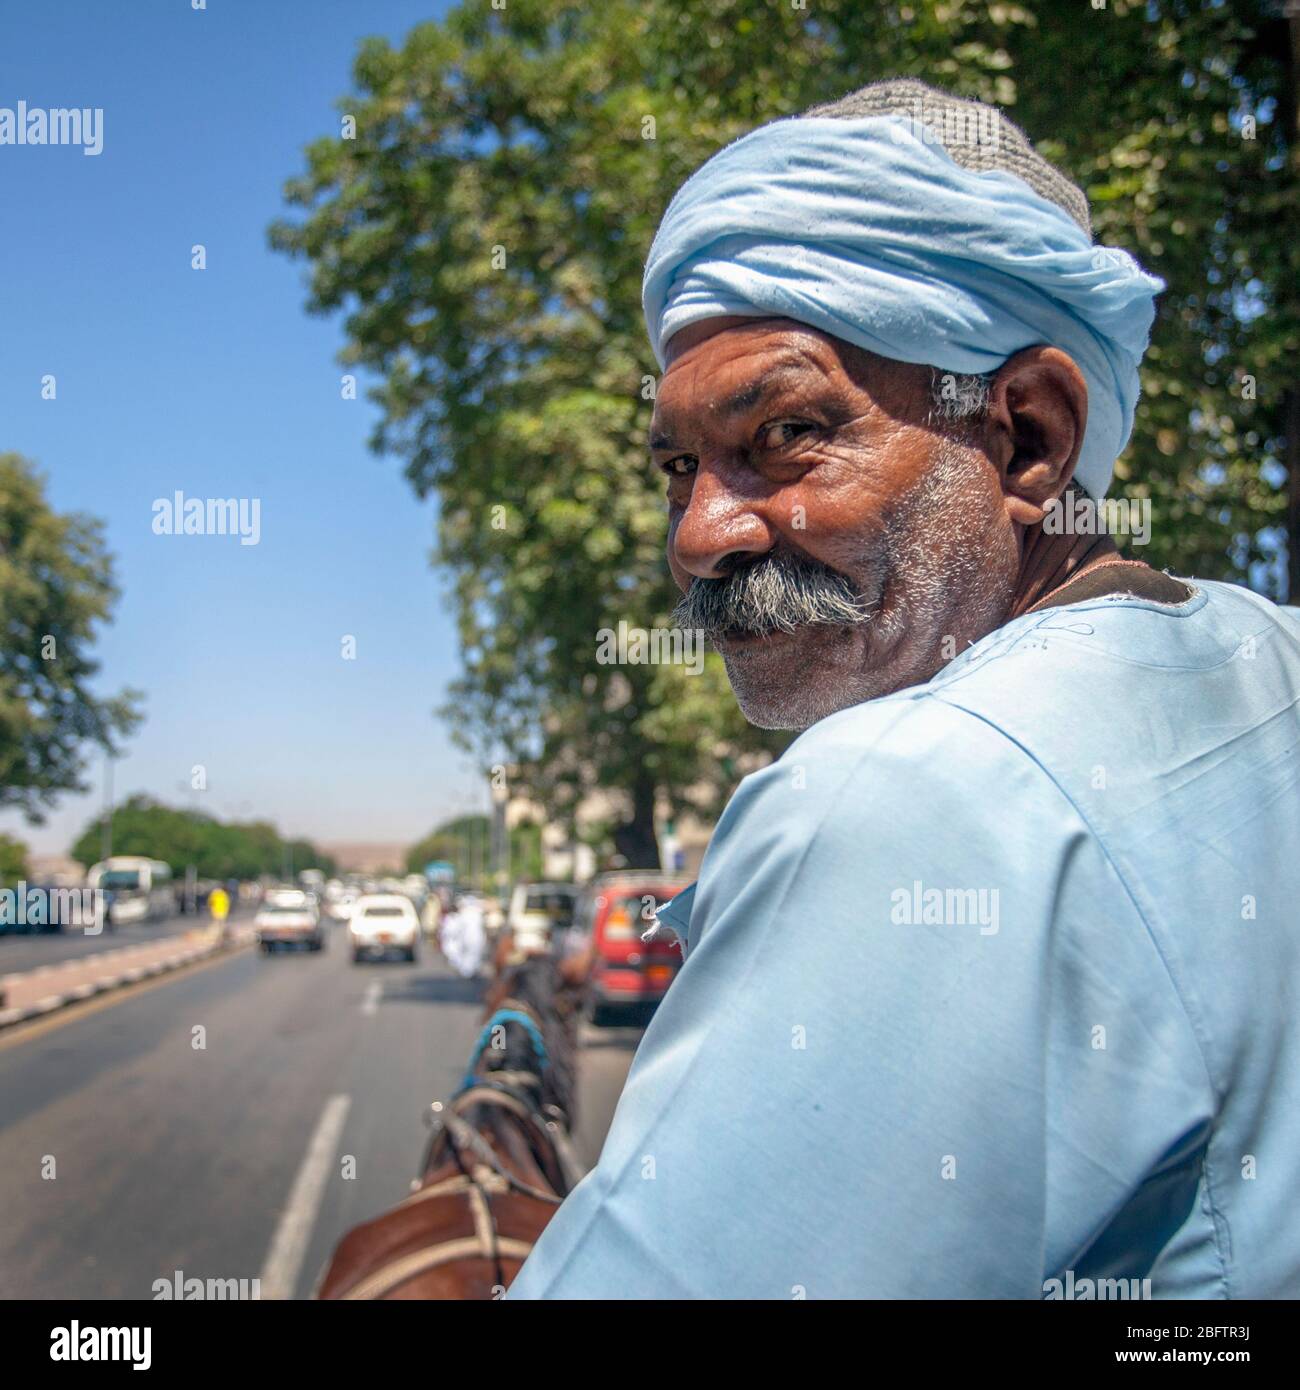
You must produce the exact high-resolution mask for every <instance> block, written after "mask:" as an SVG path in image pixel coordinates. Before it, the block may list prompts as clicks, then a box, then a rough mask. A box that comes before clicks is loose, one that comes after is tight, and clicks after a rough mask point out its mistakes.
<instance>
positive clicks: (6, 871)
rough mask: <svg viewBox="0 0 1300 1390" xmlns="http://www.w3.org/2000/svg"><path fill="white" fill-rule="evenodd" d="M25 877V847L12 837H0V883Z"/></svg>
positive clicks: (12, 881) (14, 881)
mask: <svg viewBox="0 0 1300 1390" xmlns="http://www.w3.org/2000/svg"><path fill="white" fill-rule="evenodd" d="M26 877H27V846H26V845H25V844H23V842H22V841H21V840H15V839H14V837H13V836H12V835H0V883H16V882H17V881H18V880H19V879H25V878H26Z"/></svg>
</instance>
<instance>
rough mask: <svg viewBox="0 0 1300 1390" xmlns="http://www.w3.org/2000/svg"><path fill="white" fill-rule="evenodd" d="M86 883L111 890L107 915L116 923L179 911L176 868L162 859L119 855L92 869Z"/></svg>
mask: <svg viewBox="0 0 1300 1390" xmlns="http://www.w3.org/2000/svg"><path fill="white" fill-rule="evenodd" d="M86 887H87V888H98V889H99V890H101V891H102V892H104V893H106V894H108V899H107V904H106V907H107V911H106V913H105V917H106V919H107V921H108V923H109V925H110V926H113V927H120V926H125V925H128V924H130V923H133V922H148V921H152V920H155V919H157V918H160V917H170V916H171V915H172V913H174V912H175V911H176V892H175V889H174V888H173V887H172V871H171V868H170V867H169V866H168V865H166V864H164V863H163V862H162V860H160V859H141V858H139V857H138V856H136V855H133V854H119V855H115V856H114V857H113V858H111V859H105V860H104V861H103V862H102V863H99V864H96V865H95V866H94V867H93V868H92V869H91V871H90V872H89V873H88V874H87V875H86Z"/></svg>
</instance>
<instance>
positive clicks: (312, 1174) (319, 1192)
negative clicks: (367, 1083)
mask: <svg viewBox="0 0 1300 1390" xmlns="http://www.w3.org/2000/svg"><path fill="white" fill-rule="evenodd" d="M351 1104H352V1097H351V1096H331V1097H330V1098H329V1100H327V1101H326V1102H325V1109H324V1110H322V1111H321V1116H320V1119H319V1120H317V1122H316V1129H315V1131H314V1132H313V1133H312V1136H311V1142H310V1143H309V1144H308V1145H307V1152H306V1154H304V1155H303V1160H302V1166H301V1167H300V1168H299V1169H298V1176H297V1177H296V1178H294V1180H293V1187H292V1189H291V1190H290V1192H289V1200H288V1202H287V1203H286V1204H285V1208H284V1210H283V1211H282V1212H281V1213H280V1222H279V1225H277V1226H276V1228H275V1235H274V1236H273V1237H272V1238H271V1247H270V1249H269V1250H268V1251H267V1252H266V1259H265V1260H264V1261H263V1262H262V1275H261V1278H262V1297H263V1298H281V1299H284V1298H292V1297H293V1291H294V1289H295V1288H296V1287H297V1284H298V1275H299V1273H300V1272H301V1270H302V1262H303V1260H304V1259H305V1258H306V1255H307V1246H308V1244H309V1242H310V1241H311V1233H312V1227H313V1226H315V1224H316V1213H317V1212H318V1211H319V1210H320V1204H321V1199H322V1198H323V1197H324V1196H325V1184H326V1183H327V1182H328V1181H329V1177H330V1169H331V1167H332V1166H333V1163H334V1153H335V1150H337V1148H338V1146H339V1139H340V1138H341V1136H342V1134H343V1122H344V1121H345V1120H346V1119H347V1117H348V1109H349V1107H350V1106H351Z"/></svg>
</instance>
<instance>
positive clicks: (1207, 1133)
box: [510, 583, 1300, 1299]
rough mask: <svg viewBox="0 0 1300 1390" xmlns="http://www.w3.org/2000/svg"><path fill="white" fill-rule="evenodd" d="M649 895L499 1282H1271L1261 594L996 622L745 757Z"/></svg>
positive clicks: (1297, 1225) (1291, 676) (1286, 1040)
mask: <svg viewBox="0 0 1300 1390" xmlns="http://www.w3.org/2000/svg"><path fill="white" fill-rule="evenodd" d="M665 916H666V917H667V918H668V919H669V920H674V919H675V920H676V922H677V923H678V924H680V925H681V926H682V927H684V929H685V931H686V934H687V935H688V938H689V948H688V954H687V959H686V963H685V965H684V966H683V968H682V971H681V974H680V976H679V977H678V979H677V981H676V983H675V984H674V985H673V987H672V989H671V990H670V991H669V994H668V996H667V998H666V1000H665V1001H664V1003H663V1005H662V1007H661V1008H660V1010H659V1012H658V1014H657V1016H656V1017H655V1019H654V1021H653V1023H652V1025H651V1027H650V1028H649V1030H648V1031H647V1033H646V1035H645V1038H644V1040H643V1042H642V1044H641V1047H640V1049H639V1051H638V1053H637V1056H636V1059H635V1062H634V1065H633V1067H632V1071H631V1074H630V1075H629V1078H628V1082H627V1086H626V1089H625V1091H624V1093H623V1096H622V1099H621V1101H620V1103H619V1106H618V1112H617V1114H616V1115H615V1118H614V1122H613V1125H612V1127H611V1129H610V1132H609V1136H608V1138H607V1140H606V1143H605V1148H604V1152H603V1155H602V1157H601V1161H600V1164H599V1166H598V1167H597V1168H596V1169H595V1170H594V1171H593V1172H592V1173H591V1174H589V1175H588V1177H587V1178H586V1179H585V1181H584V1182H583V1183H582V1184H581V1186H580V1187H579V1188H578V1189H577V1191H576V1192H574V1194H573V1195H572V1196H570V1198H569V1199H568V1200H567V1201H566V1202H565V1204H564V1206H563V1207H562V1208H561V1210H560V1211H559V1213H558V1215H557V1216H556V1217H555V1219H554V1221H553V1222H552V1223H551V1225H550V1226H549V1227H548V1229H547V1230H546V1232H545V1234H544V1235H543V1237H542V1239H541V1241H540V1243H539V1244H538V1246H537V1247H536V1250H535V1251H534V1253H533V1255H532V1257H531V1258H530V1259H529V1261H528V1262H527V1264H526V1265H525V1267H524V1269H523V1271H522V1273H521V1274H520V1276H519V1278H518V1280H517V1281H516V1283H515V1285H514V1287H513V1288H512V1289H511V1292H510V1296H511V1297H515V1298H520V1297H523V1298H538V1297H570V1298H611V1297H629V1298H630V1297H642V1298H736V1297H739V1298H779V1299H788V1298H797V1297H802V1296H806V1297H809V1298H846V1297H873V1298H882V1297H883V1298H889V1297H936V1298H940V1297H956V1298H1042V1297H1044V1296H1054V1295H1055V1294H1056V1293H1057V1292H1058V1289H1057V1287H1056V1286H1055V1285H1053V1284H1051V1283H1050V1282H1049V1281H1051V1280H1054V1279H1059V1280H1060V1281H1061V1284H1062V1287H1063V1288H1064V1287H1066V1286H1067V1281H1069V1286H1072V1287H1073V1288H1074V1290H1075V1291H1076V1292H1075V1296H1076V1297H1077V1296H1081V1295H1080V1293H1079V1292H1078V1291H1079V1290H1081V1289H1087V1288H1088V1287H1089V1286H1088V1285H1087V1284H1086V1283H1084V1281H1086V1280H1097V1279H1102V1278H1113V1279H1138V1280H1141V1279H1149V1280H1150V1281H1151V1282H1150V1286H1149V1291H1150V1293H1151V1295H1153V1296H1154V1297H1156V1298H1161V1297H1164V1298H1181V1297H1210V1298H1225V1297H1279V1296H1289V1297H1296V1296H1300V612H1297V610H1295V609H1279V608H1276V607H1274V606H1273V605H1272V604H1270V603H1268V602H1267V601H1265V600H1263V599H1261V598H1259V597H1257V596H1255V595H1253V594H1251V593H1249V592H1248V591H1246V590H1244V589H1240V588H1237V587H1234V586H1231V585H1225V584H1211V583H1204V584H1201V583H1198V584H1197V586H1196V592H1195V594H1194V596H1193V598H1192V599H1191V600H1189V601H1188V602H1187V603H1185V604H1183V605H1181V606H1177V607H1170V606H1165V605H1161V604H1159V603H1156V602H1152V601H1149V600H1142V599H1132V598H1115V597H1108V598H1101V599H1095V600H1091V601H1086V602H1081V603H1077V604H1074V605H1070V606H1067V607H1062V608H1057V609H1051V610H1047V611H1044V612H1041V613H1038V614H1031V615H1026V616H1025V617H1022V618H1019V619H1017V620H1015V621H1014V622H1012V623H1010V624H1008V625H1007V626H1006V627H1004V628H1001V629H1000V630H998V631H997V632H995V633H992V634H990V635H989V636H988V637H986V638H984V639H983V640H982V641H980V642H979V643H977V644H976V645H975V646H973V647H972V648H970V650H969V651H967V652H966V653H965V654H963V655H961V656H959V657H958V658H957V659H956V660H955V661H953V662H952V663H951V664H950V665H948V666H947V667H946V668H945V669H944V670H943V671H942V672H941V673H940V674H939V675H937V676H936V677H935V678H934V679H933V680H931V681H930V682H928V683H927V684H925V685H923V686H919V687H915V688H913V689H911V690H907V691H903V692H900V693H899V694H897V695H892V696H889V697H888V698H885V699H880V700H873V701H870V702H868V703H866V704H863V705H858V706H855V707H853V708H851V709H847V710H844V711H842V712H841V713H839V714H837V715H834V716H833V717H831V718H829V719H826V720H824V721H823V722H821V723H819V724H817V725H815V726H814V727H813V728H812V729H810V730H809V731H808V732H807V733H805V734H803V735H802V736H801V737H800V738H799V739H798V740H797V741H796V742H795V743H794V744H793V746H792V747H791V748H790V749H789V750H788V751H787V753H786V754H785V755H784V756H783V757H782V758H781V759H780V760H779V761H777V762H776V763H774V764H772V765H771V766H770V767H768V768H765V769H764V770H763V771H761V772H758V773H755V774H754V775H753V776H750V777H747V778H746V779H745V781H744V782H743V783H742V784H741V786H740V787H739V789H738V790H737V792H736V794H735V796H734V797H733V798H732V801H731V803H730V805H729V806H728V808H727V810H726V812H725V814H724V816H723V818H722V820H721V822H720V823H719V825H718V828H717V831H716V833H715V835H714V838H713V842H712V844H711V846H710V848H709V851H708V854H707V856H706V858H705V860H704V865H703V868H702V870H701V875H700V879H699V883H698V884H697V885H696V887H695V888H694V889H691V890H688V892H687V893H686V894H683V895H682V896H681V897H680V898H679V899H677V900H676V903H675V904H674V906H673V907H672V908H670V909H667V910H666V913H665ZM1134 1291H1135V1292H1136V1291H1137V1289H1136V1288H1135V1289H1134Z"/></svg>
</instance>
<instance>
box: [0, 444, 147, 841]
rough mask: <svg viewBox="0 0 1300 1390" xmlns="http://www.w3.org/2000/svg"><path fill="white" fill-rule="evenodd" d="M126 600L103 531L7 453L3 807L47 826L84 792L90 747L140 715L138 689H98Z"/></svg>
mask: <svg viewBox="0 0 1300 1390" xmlns="http://www.w3.org/2000/svg"><path fill="white" fill-rule="evenodd" d="M116 599H117V589H116V587H115V585H114V583H113V569H112V563H111V561H110V558H109V556H108V554H107V552H106V551H105V549H104V543H103V536H102V528H101V526H100V524H99V523H98V522H97V521H94V520H92V519H91V518H90V517H86V516H82V515H80V514H77V513H73V514H70V515H67V516H60V515H59V514H58V513H57V512H55V511H54V510H53V509H52V508H51V507H50V505H49V502H48V501H47V500H46V496H45V484H44V482H43V480H42V479H41V477H40V476H39V474H37V473H36V471H35V470H34V469H33V468H32V466H31V464H30V463H28V462H27V460H26V459H24V458H22V457H21V455H19V454H0V807H6V806H11V807H17V808H18V809H19V810H20V811H21V812H22V813H23V815H24V816H26V818H27V819H28V820H29V821H32V822H34V823H37V824H39V823H40V822H41V821H42V820H43V819H44V811H45V810H46V809H47V808H48V807H50V806H51V805H53V804H54V801H55V800H56V798H57V797H58V794H59V793H60V792H70V791H84V790H85V789H86V788H85V783H84V781H83V780H82V779H83V772H84V769H85V750H86V747H87V745H93V744H98V745H99V746H100V747H101V748H104V749H109V750H113V749H115V747H116V740H117V739H118V738H120V737H122V736H124V735H126V734H127V733H129V732H130V731H131V729H132V728H133V727H134V726H135V724H136V722H137V719H138V714H137V711H136V703H137V701H138V698H139V697H138V696H137V695H136V694H135V693H134V692H132V691H123V692H122V693H121V694H119V695H116V696H112V697H110V698H104V697H102V696H99V695H96V694H95V693H94V692H93V691H92V690H91V684H92V681H93V679H94V677H95V675H96V673H97V672H98V670H99V663H98V662H96V661H94V660H92V659H91V657H90V655H89V648H90V645H91V643H92V642H93V641H94V637H95V625H96V624H97V623H101V622H106V621H107V620H108V618H109V615H110V613H111V612H112V609H113V604H114V603H115V602H116Z"/></svg>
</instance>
